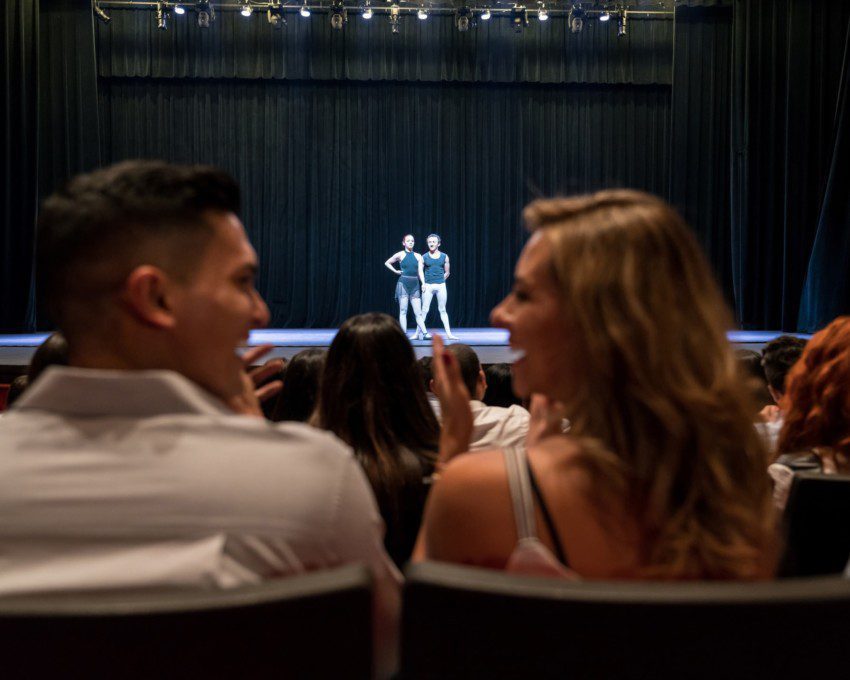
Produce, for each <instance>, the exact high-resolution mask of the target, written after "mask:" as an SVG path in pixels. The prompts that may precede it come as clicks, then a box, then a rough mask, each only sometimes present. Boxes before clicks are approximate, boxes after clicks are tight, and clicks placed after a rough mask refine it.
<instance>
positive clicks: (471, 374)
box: [446, 342, 487, 401]
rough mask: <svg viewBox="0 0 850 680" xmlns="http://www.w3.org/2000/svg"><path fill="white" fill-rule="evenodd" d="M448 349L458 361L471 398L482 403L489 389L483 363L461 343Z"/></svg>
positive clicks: (454, 344) (470, 348)
mask: <svg viewBox="0 0 850 680" xmlns="http://www.w3.org/2000/svg"><path fill="white" fill-rule="evenodd" d="M446 349H448V351H449V352H451V353H452V354H454V355H455V358H456V359H457V362H458V365H459V366H460V374H461V376H462V377H463V383H464V385H466V389H467V390H469V396H470V397H471V398H472V399H477V400H479V401H480V400H481V398H482V397H483V396H484V392H485V390H486V389H487V379H486V378H485V377H484V371H483V370H482V369H481V362H480V361H479V360H478V355H477V354H476V353H475V350H474V349H472V347H470V346H469V345H464V344H463V343H460V342H456V343H453V344H451V345H449V346H448V347H447V348H446Z"/></svg>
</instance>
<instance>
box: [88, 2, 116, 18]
mask: <svg viewBox="0 0 850 680" xmlns="http://www.w3.org/2000/svg"><path fill="white" fill-rule="evenodd" d="M92 10H93V11H94V13H95V16H96V17H97V18H98V19H100V20H101V21H102V22H103V23H105V24H108V23H109V22H110V21H112V17H110V16H109V15H108V14H107V13H106V12H104V11H103V8H101V6H100V3H99V2H98V1H97V0H95V2H94V4H93V5H92Z"/></svg>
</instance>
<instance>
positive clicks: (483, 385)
mask: <svg viewBox="0 0 850 680" xmlns="http://www.w3.org/2000/svg"><path fill="white" fill-rule="evenodd" d="M475 391H476V396H475V399H478V400H479V401H480V400H481V399H483V398H484V393H485V392H486V391H487V374H486V373H484V369H483V368H479V369H478V386H477V388H476V390H475Z"/></svg>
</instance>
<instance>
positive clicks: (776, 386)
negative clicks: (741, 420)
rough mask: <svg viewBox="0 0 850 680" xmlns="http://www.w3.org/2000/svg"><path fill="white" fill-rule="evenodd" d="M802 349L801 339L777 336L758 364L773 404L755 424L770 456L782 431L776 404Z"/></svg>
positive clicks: (781, 418) (764, 351) (761, 414)
mask: <svg viewBox="0 0 850 680" xmlns="http://www.w3.org/2000/svg"><path fill="white" fill-rule="evenodd" d="M805 346H806V341H805V340H803V339H802V338H798V337H795V336H793V335H780V336H779V337H778V338H774V339H773V340H771V341H770V342H769V343H767V344H766V345H765V346H764V349H762V352H761V365H762V368H763V369H764V376H765V379H766V380H767V389H768V391H769V392H770V396H771V397H772V399H773V401H774V402H775V403H774V404H770V405H768V406H765V407H764V408H763V409H762V410H761V413H760V414H759V416H760V418H761V422H759V423H757V424H756V429H757V430H758V432H759V434H760V435H761V436H762V439H763V440H764V442H765V445H766V446H767V448H768V451H770V452H771V453H774V452H775V451H776V445H777V441H778V439H779V431H780V430H781V429H782V423H783V417H782V409H781V408H780V407H779V403H780V402H781V401H782V395H783V394H785V376H786V375H788V371H789V370H791V367H792V366H793V365H794V364H795V363H796V362H797V360H798V359H799V358H800V355H801V354H802V353H803V348H804V347H805Z"/></svg>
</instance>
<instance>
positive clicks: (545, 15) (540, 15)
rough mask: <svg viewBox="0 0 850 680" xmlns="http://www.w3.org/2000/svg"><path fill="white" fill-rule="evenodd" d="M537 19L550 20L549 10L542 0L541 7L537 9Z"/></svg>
mask: <svg viewBox="0 0 850 680" xmlns="http://www.w3.org/2000/svg"><path fill="white" fill-rule="evenodd" d="M537 20H538V21H549V10H547V9H546V5H545V4H544V3H542V2H541V3H540V9H538V10H537Z"/></svg>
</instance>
